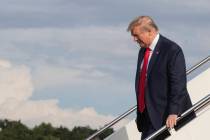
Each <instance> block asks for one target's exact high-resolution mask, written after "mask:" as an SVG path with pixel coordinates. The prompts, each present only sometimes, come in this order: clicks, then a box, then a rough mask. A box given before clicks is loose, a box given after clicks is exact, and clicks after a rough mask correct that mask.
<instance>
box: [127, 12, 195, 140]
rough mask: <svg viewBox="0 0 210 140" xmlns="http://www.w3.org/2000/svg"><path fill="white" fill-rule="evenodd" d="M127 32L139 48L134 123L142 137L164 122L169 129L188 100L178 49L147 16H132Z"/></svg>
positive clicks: (183, 69) (187, 107)
mask: <svg viewBox="0 0 210 140" xmlns="http://www.w3.org/2000/svg"><path fill="white" fill-rule="evenodd" d="M128 31H130V32H131V35H132V36H133V38H134V41H136V42H137V43H138V44H139V45H140V48H141V49H140V51H139V56H138V64H137V72H136V97H137V119H136V123H137V128H138V130H139V131H140V132H142V137H141V139H144V138H146V137H147V136H149V135H150V134H152V133H153V132H155V131H156V130H158V129H159V128H160V127H161V126H163V125H165V124H166V125H167V127H169V128H173V127H174V126H175V125H176V120H177V117H178V116H179V115H180V114H181V113H183V112H184V111H186V110H187V109H189V108H190V107H191V106H192V103H191V100H190V97H189V94H188V92H187V88H186V66H185V59H184V55H183V52H182V49H181V48H180V47H179V46H178V45H177V44H176V43H175V42H173V41H171V40H169V39H167V38H165V37H163V36H162V35H160V34H159V30H158V27H157V25H156V24H155V22H154V21H153V20H152V18H151V17H149V16H140V17H137V18H136V19H134V20H133V21H132V22H131V23H130V25H129V26H128Z"/></svg>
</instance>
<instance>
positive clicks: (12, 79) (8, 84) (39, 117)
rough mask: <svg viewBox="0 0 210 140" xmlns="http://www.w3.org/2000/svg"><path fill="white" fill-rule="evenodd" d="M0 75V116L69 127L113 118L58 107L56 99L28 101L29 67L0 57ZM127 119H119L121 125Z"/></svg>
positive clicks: (87, 110)
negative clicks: (15, 64) (13, 63)
mask: <svg viewBox="0 0 210 140" xmlns="http://www.w3.org/2000/svg"><path fill="white" fill-rule="evenodd" d="M0 77H1V79H0V85H1V86H0V96H1V99H0V112H1V114H0V117H1V118H7V119H15V120H17V119H18V120H21V121H22V122H23V123H26V124H27V125H28V126H30V127H33V126H35V125H37V124H40V123H41V122H50V123H52V124H53V125H54V126H60V125H63V126H65V127H68V128H70V129H71V128H73V127H74V126H87V125H89V126H90V127H92V128H99V127H102V126H103V125H104V124H106V123H108V122H110V121H111V120H113V119H114V116H111V115H108V116H105V115H102V114H98V113H97V112H96V111H95V110H94V108H90V107H89V108H83V109H81V110H73V109H69V108H67V109H62V108H60V107H59V106H58V102H59V101H58V100H57V99H48V100H37V101H33V100H30V97H31V96H32V94H33V85H32V81H31V74H30V69H29V68H28V67H26V66H24V65H22V66H14V65H12V64H11V62H10V61H7V60H0ZM127 122H128V120H126V119H125V120H123V121H122V122H121V126H122V124H124V123H127ZM118 127H119V125H118ZM115 128H117V127H115Z"/></svg>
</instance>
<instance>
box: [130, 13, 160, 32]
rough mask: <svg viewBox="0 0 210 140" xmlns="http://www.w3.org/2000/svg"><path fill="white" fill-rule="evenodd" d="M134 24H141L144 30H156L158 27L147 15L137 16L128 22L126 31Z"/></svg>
mask: <svg viewBox="0 0 210 140" xmlns="http://www.w3.org/2000/svg"><path fill="white" fill-rule="evenodd" d="M135 26H142V29H144V30H145V31H151V28H153V29H155V30H156V31H158V27H157V25H156V24H155V22H154V20H153V19H152V18H151V17H149V16H139V17H136V18H135V19H134V20H133V21H131V22H130V24H129V26H128V28H127V31H128V32H130V31H131V30H132V29H133V28H134V27H135Z"/></svg>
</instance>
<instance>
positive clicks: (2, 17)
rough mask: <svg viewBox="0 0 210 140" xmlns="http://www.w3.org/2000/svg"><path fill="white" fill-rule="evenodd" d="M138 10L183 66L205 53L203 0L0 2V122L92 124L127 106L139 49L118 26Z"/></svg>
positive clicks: (209, 43) (207, 9)
mask: <svg viewBox="0 0 210 140" xmlns="http://www.w3.org/2000/svg"><path fill="white" fill-rule="evenodd" d="M140 15H149V16H151V17H152V18H153V19H154V20H155V22H156V23H157V25H158V26H159V29H160V33H161V34H162V35H164V36H166V37H167V38H170V39H171V40H173V41H175V42H177V43H178V44H179V45H180V46H181V47H182V49H183V52H184V54H185V58H186V65H187V68H190V67H191V66H193V65H194V64H195V63H197V62H199V61H200V60H202V59H203V58H205V57H206V56H208V55H209V52H210V40H209V36H210V30H209V29H210V24H209V22H210V5H209V1H208V0H199V1H192V0H185V1H183V0H176V1H169V0H147V1H140V0H130V1H125V0H115V1H113V0H100V1H98V0H85V1H84V0H83V1H82V0H36V1H34V0H6V1H3V0H0V112H1V113H0V119H3V118H9V119H13V120H21V121H22V122H24V123H25V124H27V125H28V126H30V127H33V126H35V125H38V124H40V123H41V122H50V123H52V124H53V125H54V126H60V125H62V126H65V127H68V128H69V129H71V128H73V127H74V126H87V125H88V126H90V127H92V128H99V127H102V126H103V125H104V124H106V123H108V122H110V121H111V120H113V119H114V118H115V117H116V116H118V115H120V114H122V113H123V112H124V111H126V110H127V109H129V108H130V107H132V106H134V105H135V104H136V99H135V91H134V80H135V71H136V62H137V55H138V51H139V46H138V45H137V44H136V43H135V42H133V40H132V37H131V36H130V33H128V32H127V31H126V29H127V26H128V24H129V22H130V21H131V20H132V19H134V18H135V17H137V16H140ZM130 119H131V118H127V119H124V120H123V121H122V122H121V123H120V124H121V125H123V124H125V123H127V122H128V121H129V120H130ZM119 126H120V125H119ZM119 126H118V127H119ZM116 128H117V126H116Z"/></svg>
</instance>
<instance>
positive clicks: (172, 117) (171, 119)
mask: <svg viewBox="0 0 210 140" xmlns="http://www.w3.org/2000/svg"><path fill="white" fill-rule="evenodd" d="M176 120H177V115H175V114H171V115H169V116H168V118H167V120H166V126H167V127H169V128H173V127H174V126H175V125H176Z"/></svg>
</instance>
